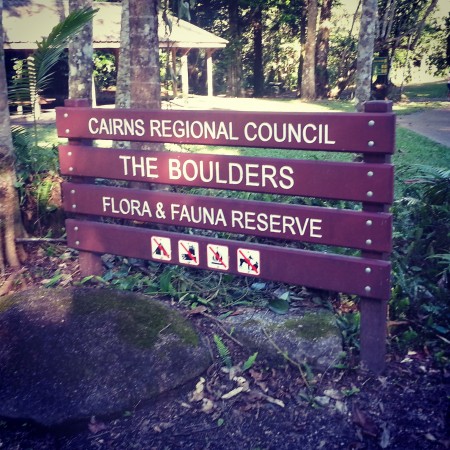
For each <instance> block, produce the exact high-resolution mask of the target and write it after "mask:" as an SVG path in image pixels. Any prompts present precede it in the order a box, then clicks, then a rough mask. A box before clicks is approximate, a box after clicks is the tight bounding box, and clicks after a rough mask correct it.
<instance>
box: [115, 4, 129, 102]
mask: <svg viewBox="0 0 450 450" xmlns="http://www.w3.org/2000/svg"><path fill="white" fill-rule="evenodd" d="M129 21H130V10H129V0H122V15H121V22H120V49H119V64H118V69H117V85H116V108H129V107H130V24H129Z"/></svg>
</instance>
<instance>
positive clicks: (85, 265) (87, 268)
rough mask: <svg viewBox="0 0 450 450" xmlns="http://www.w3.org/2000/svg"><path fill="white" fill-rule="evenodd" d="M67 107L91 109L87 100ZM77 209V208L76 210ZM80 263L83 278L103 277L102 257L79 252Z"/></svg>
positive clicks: (69, 102) (76, 180)
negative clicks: (90, 276)
mask: <svg viewBox="0 0 450 450" xmlns="http://www.w3.org/2000/svg"><path fill="white" fill-rule="evenodd" d="M64 105H65V106H68V107H72V108H81V107H89V100H88V99H86V98H82V99H67V100H65V102H64ZM68 141H69V144H70V145H90V144H91V143H92V140H90V139H73V138H71V139H69V140H68ZM72 181H73V182H74V183H80V184H83V183H88V182H89V178H85V177H72ZM75 209H76V208H75ZM79 263H80V273H81V276H82V277H87V276H89V275H102V274H103V263H102V259H101V256H100V255H99V254H97V253H92V252H84V251H80V252H79Z"/></svg>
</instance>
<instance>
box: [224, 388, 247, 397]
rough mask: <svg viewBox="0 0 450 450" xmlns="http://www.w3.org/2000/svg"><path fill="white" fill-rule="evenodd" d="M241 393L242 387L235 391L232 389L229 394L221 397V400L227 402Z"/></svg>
mask: <svg viewBox="0 0 450 450" xmlns="http://www.w3.org/2000/svg"><path fill="white" fill-rule="evenodd" d="M242 391H243V388H242V387H238V388H236V389H232V390H231V391H230V392H227V393H226V394H223V395H222V397H221V398H222V399H223V400H228V399H230V398H233V397H236V395H239V394H240V393H241V392H242Z"/></svg>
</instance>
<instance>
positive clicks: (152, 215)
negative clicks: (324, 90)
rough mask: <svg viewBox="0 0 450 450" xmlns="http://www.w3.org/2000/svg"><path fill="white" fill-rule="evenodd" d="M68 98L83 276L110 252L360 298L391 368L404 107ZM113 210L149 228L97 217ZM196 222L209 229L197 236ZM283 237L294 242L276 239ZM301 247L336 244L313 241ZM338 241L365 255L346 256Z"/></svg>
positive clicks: (63, 124)
mask: <svg viewBox="0 0 450 450" xmlns="http://www.w3.org/2000/svg"><path fill="white" fill-rule="evenodd" d="M68 103H69V104H73V106H74V107H65V108H57V128H58V134H59V136H60V137H67V138H68V139H69V143H68V145H63V146H60V148H59V155H60V167H61V173H62V174H63V175H65V176H70V177H72V178H73V179H72V182H68V183H64V184H63V196H64V208H65V210H66V211H67V212H69V213H70V214H71V215H73V216H74V217H75V219H68V220H67V221H66V229H67V239H68V244H69V246H71V247H72V248H75V249H77V250H78V251H79V252H80V271H81V273H82V275H91V274H94V273H95V274H100V273H101V259H100V255H101V254H103V253H112V254H116V255H121V256H127V257H133V258H140V259H146V260H150V261H155V262H158V263H164V264H177V265H181V266H184V267H190V268H195V269H206V270H213V271H216V272H220V273H230V274H235V275H245V276H249V277H253V278H257V279H259V278H261V279H267V280H273V281H278V282H283V283H289V284H299V285H304V286H307V287H312V288H317V289H325V290H331V291H336V292H342V293H346V294H350V295H358V296H360V297H361V298H360V310H361V358H362V361H363V362H364V363H365V364H366V365H367V366H368V368H369V369H371V370H373V371H375V372H380V371H381V370H382V369H383V367H384V359H385V338H386V316H387V300H388V299H389V295H390V271H391V265H390V263H389V261H388V257H389V253H390V251H391V246H392V216H391V214H389V213H388V207H389V205H390V204H392V201H393V166H392V165H391V164H390V161H389V158H390V155H391V154H392V153H393V152H394V148H395V115H394V114H393V113H392V104H391V103H389V102H369V103H367V104H366V106H365V113H314V114H312V113H299V114H296V113H265V112H259V113H258V112H256V113H255V112H242V111H238V112H237V111H186V110H184V111H175V110H171V111H162V110H158V111H143V110H114V109H91V108H86V107H83V106H82V105H81V103H83V102H82V101H79V100H74V101H68ZM86 139H95V140H98V139H108V140H113V141H117V140H119V141H120V140H124V141H133V142H144V143H148V144H144V145H143V146H141V148H140V149H139V150H137V149H134V150H125V149H117V148H101V147H99V148H97V147H92V146H87V145H86V142H85V140H86ZM158 142H162V143H178V144H205V145H208V146H235V147H260V148H276V149H286V150H290V151H292V155H293V157H292V158H289V159H287V158H273V157H270V158H265V157H258V158H251V157H243V156H236V155H233V156H226V155H219V154H217V152H216V151H214V150H211V149H209V151H208V154H203V153H198V154H193V153H189V152H182V151H179V152H170V151H155V150H152V143H158ZM143 147H145V148H148V150H145V149H144V148H143ZM295 150H310V151H316V150H322V151H326V152H351V153H353V152H356V153H359V154H362V161H363V162H348V163H344V162H333V161H314V160H307V161H305V160H298V159H295ZM262 151H263V150H262ZM96 179H97V180H99V179H112V180H122V181H133V182H147V183H151V184H152V185H169V186H174V187H175V186H187V187H199V188H205V189H208V190H210V191H209V192H211V195H192V194H185V193H176V192H167V191H159V190H156V189H153V190H148V189H131V188H128V187H127V188H125V187H112V186H105V185H102V184H104V183H103V182H100V185H96V184H95V180H96ZM218 189H219V190H227V191H243V192H254V193H261V194H271V195H277V196H286V197H285V200H286V201H279V202H278V201H277V200H275V199H274V198H273V197H272V198H271V199H270V201H268V200H267V199H266V201H254V200H244V199H241V198H232V197H233V193H229V195H228V197H230V195H231V198H223V197H220V196H217V195H216V194H215V192H216V191H214V190H218ZM297 196H302V197H311V198H313V200H310V202H311V203H313V202H315V200H314V198H325V199H332V200H345V201H351V202H359V203H361V205H360V208H359V209H360V210H353V209H349V205H348V204H347V203H344V202H336V203H337V204H339V208H337V207H336V208H329V207H318V206H305V205H303V204H298V200H297V199H296V197H297ZM280 198H281V197H280ZM101 217H103V218H108V220H110V221H111V219H113V220H114V219H120V220H121V221H123V220H125V221H128V222H129V224H130V225H131V224H134V225H137V226H128V225H116V224H106V223H100V222H98V221H96V220H99V218H101ZM148 224H163V225H167V226H177V227H184V228H185V229H186V230H187V229H188V230H189V232H184V233H182V232H177V233H174V232H170V231H166V230H161V229H158V228H156V229H154V228H155V227H153V228H152V227H151V226H148ZM193 229H198V230H206V233H205V232H202V233H203V234H202V233H200V232H198V233H194V234H192V231H191V230H193ZM217 233H226V234H227V235H229V234H232V235H234V236H235V238H234V239H221V238H218V237H216V236H217ZM210 235H214V236H215V237H209V236H210ZM242 236H252V237H253V238H255V239H256V240H257V239H258V238H265V239H266V242H265V243H264V244H262V243H259V242H248V239H247V240H245V239H242ZM268 239H269V240H270V241H269V243H270V245H267V240H268ZM280 241H281V242H282V243H283V245H281V244H276V242H280ZM301 243H307V244H308V245H309V244H319V245H320V247H314V248H320V249H322V248H325V249H326V250H325V251H311V250H305V249H301V248H299V247H300V246H301V245H303V244H301ZM325 246H326V247H325ZM333 246H334V247H339V248H343V249H346V250H339V251H340V252H343V251H347V252H352V254H355V256H344V255H342V254H337V253H333V249H332V247H333ZM355 249H356V250H357V251H355Z"/></svg>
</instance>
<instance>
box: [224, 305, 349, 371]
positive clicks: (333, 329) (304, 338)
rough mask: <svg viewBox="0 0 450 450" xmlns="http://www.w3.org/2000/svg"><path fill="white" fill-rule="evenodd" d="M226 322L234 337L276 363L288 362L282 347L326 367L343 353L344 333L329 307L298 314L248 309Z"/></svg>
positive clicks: (315, 365)
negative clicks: (342, 334)
mask: <svg viewBox="0 0 450 450" xmlns="http://www.w3.org/2000/svg"><path fill="white" fill-rule="evenodd" d="M224 323H225V324H227V325H228V327H229V328H230V329H233V336H234V337H235V338H236V339H238V340H239V341H241V342H242V343H243V344H244V345H245V347H246V348H247V349H248V350H249V352H251V353H253V352H255V351H257V352H258V359H259V358H261V359H263V358H267V359H268V360H269V361H270V362H272V363H274V364H280V363H281V364H282V363H284V362H286V359H285V358H284V357H283V356H282V355H281V354H280V351H279V350H278V349H280V350H281V351H282V352H286V353H287V354H288V355H289V357H290V358H292V359H293V360H295V361H297V362H307V363H308V364H309V365H310V366H311V367H313V368H316V369H319V370H324V369H326V368H328V367H330V366H332V365H333V364H334V363H335V362H336V361H337V360H338V359H339V357H340V354H341V352H342V336H341V333H340V330H339V328H338V326H337V324H336V320H335V317H334V315H333V314H332V313H331V312H330V311H328V310H323V309H320V310H317V311H316V310H314V311H307V312H304V313H303V314H295V315H293V314H287V315H279V314H275V313H273V312H271V311H255V310H248V311H246V312H244V313H243V314H240V315H236V316H229V317H228V318H227V319H226V320H225V321H224ZM277 347H278V349H277Z"/></svg>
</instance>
